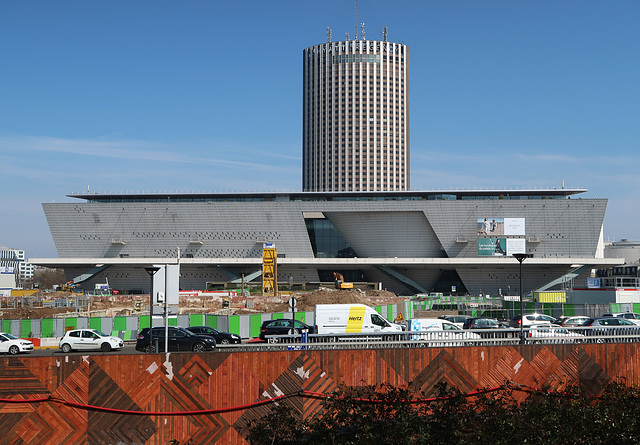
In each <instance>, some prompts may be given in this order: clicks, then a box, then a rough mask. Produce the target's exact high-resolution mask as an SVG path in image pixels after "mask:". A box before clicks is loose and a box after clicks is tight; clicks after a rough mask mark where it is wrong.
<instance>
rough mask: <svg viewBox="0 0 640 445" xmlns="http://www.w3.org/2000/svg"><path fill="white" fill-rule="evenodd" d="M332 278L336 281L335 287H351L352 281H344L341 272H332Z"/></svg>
mask: <svg viewBox="0 0 640 445" xmlns="http://www.w3.org/2000/svg"><path fill="white" fill-rule="evenodd" d="M333 279H334V280H335V282H336V289H353V283H345V282H344V277H343V276H342V274H341V273H339V272H334V273H333Z"/></svg>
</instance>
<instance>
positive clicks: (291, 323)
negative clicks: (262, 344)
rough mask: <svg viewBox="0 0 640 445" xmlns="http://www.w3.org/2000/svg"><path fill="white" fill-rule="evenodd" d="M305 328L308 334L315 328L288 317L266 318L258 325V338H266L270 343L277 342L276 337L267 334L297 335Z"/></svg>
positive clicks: (313, 331)
mask: <svg viewBox="0 0 640 445" xmlns="http://www.w3.org/2000/svg"><path fill="white" fill-rule="evenodd" d="M304 329H306V330H307V331H309V334H313V333H315V328H314V327H313V326H309V325H307V324H304V323H303V322H301V321H298V320H292V319H290V318H280V319H278V320H267V321H265V322H263V323H262V326H261V327H260V340H267V341H269V342H270V343H277V342H278V339H277V338H274V337H271V338H267V337H266V336H268V335H299V334H301V333H302V331H303V330H304Z"/></svg>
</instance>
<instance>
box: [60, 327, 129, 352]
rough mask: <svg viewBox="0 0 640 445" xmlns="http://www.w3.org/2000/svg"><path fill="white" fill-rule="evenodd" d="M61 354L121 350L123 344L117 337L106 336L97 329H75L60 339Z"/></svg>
mask: <svg viewBox="0 0 640 445" xmlns="http://www.w3.org/2000/svg"><path fill="white" fill-rule="evenodd" d="M59 346H60V349H62V352H65V353H67V352H71V351H102V352H109V351H111V350H112V349H122V347H123V346H124V342H123V341H122V339H121V338H119V337H113V336H111V335H107V334H105V333H104V332H100V331H98V330H97V329H75V330H73V331H68V332H67V333H65V334H64V337H62V339H60V345H59Z"/></svg>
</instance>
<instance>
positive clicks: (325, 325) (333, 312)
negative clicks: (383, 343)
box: [314, 304, 402, 335]
mask: <svg viewBox="0 0 640 445" xmlns="http://www.w3.org/2000/svg"><path fill="white" fill-rule="evenodd" d="M314 315H315V324H316V334H320V335H322V334H351V333H354V334H356V333H369V332H396V331H402V326H400V325H398V324H395V323H391V322H390V321H389V320H387V319H385V318H384V317H383V316H382V315H380V314H379V313H377V312H376V311H375V310H374V309H373V308H371V307H369V306H366V305H364V304H316V307H315V313H314Z"/></svg>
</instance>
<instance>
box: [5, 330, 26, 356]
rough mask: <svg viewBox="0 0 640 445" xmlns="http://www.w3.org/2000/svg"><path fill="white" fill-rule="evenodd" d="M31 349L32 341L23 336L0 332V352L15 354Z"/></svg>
mask: <svg viewBox="0 0 640 445" xmlns="http://www.w3.org/2000/svg"><path fill="white" fill-rule="evenodd" d="M31 351H33V343H32V342H31V341H29V340H25V339H23V338H18V337H14V336H13V335H11V334H7V333H6V332H0V353H4V354H11V355H16V354H19V353H21V352H31Z"/></svg>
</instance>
